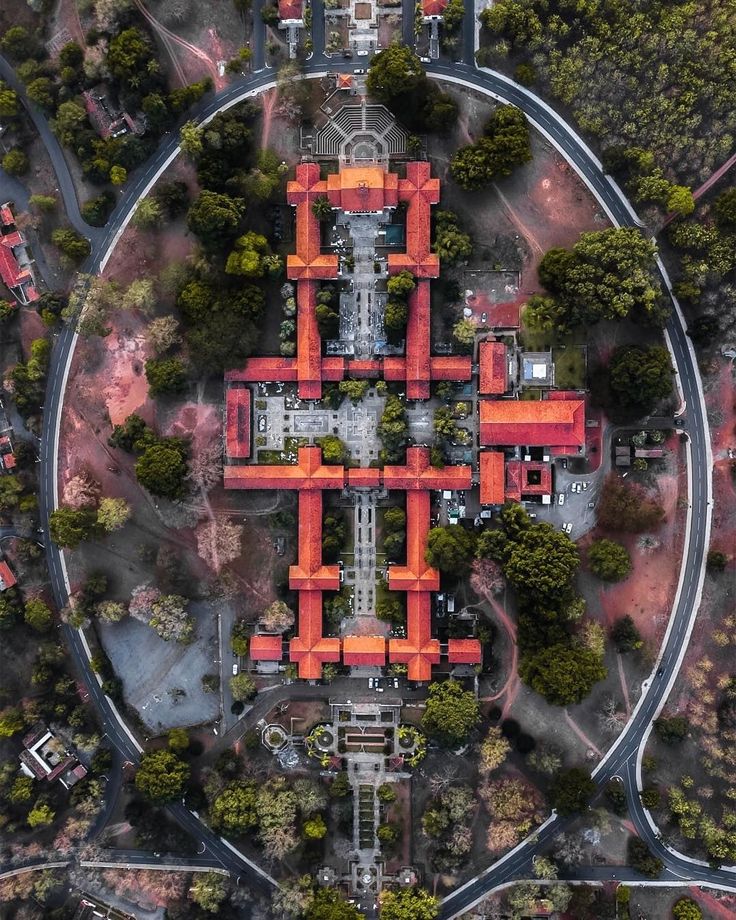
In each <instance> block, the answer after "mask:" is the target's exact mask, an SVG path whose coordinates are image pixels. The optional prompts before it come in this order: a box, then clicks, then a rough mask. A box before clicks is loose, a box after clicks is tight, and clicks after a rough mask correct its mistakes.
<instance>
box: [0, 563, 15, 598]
mask: <svg viewBox="0 0 736 920" xmlns="http://www.w3.org/2000/svg"><path fill="white" fill-rule="evenodd" d="M17 584H18V581H17V579H16V577H15V575H13V573H12V571H11V569H10V566H9V565H8V563H7V562H6V561H5V560H4V559H2V560H0V591H7V590H8V588H12V587H14V586H15V585H17Z"/></svg>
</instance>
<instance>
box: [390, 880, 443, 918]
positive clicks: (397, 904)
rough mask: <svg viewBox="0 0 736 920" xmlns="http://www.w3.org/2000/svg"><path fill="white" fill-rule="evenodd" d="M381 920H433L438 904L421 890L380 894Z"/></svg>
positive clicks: (431, 896) (435, 899)
mask: <svg viewBox="0 0 736 920" xmlns="http://www.w3.org/2000/svg"><path fill="white" fill-rule="evenodd" d="M380 899H381V920H435V918H436V917H437V916H438V915H439V912H440V902H439V900H438V899H437V898H435V897H434V896H433V895H431V894H430V893H429V892H428V891H425V890H424V889H423V888H401V889H399V890H397V891H389V890H387V889H384V891H382V892H381V896H380Z"/></svg>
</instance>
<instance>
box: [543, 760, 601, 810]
mask: <svg viewBox="0 0 736 920" xmlns="http://www.w3.org/2000/svg"><path fill="white" fill-rule="evenodd" d="M595 789H596V786H595V782H594V781H593V780H592V779H591V778H590V773H589V772H588V771H587V770H584V769H583V768H582V767H571V768H570V769H569V770H560V771H558V773H557V774H556V776H555V777H554V778H553V779H552V784H551V786H550V791H549V798H550V802H551V803H552V807H553V808H555V809H556V810H557V813H558V814H560V815H572V814H576V813H577V812H580V811H583V810H584V809H585V808H587V806H588V802H589V801H590V800H591V798H592V797H593V794H594V793H595Z"/></svg>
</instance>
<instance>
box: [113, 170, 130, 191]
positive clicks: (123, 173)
mask: <svg viewBox="0 0 736 920" xmlns="http://www.w3.org/2000/svg"><path fill="white" fill-rule="evenodd" d="M127 181H128V170H127V169H125V168H124V167H123V166H112V167H110V182H112V184H113V185H114V186H115V187H117V186H120V185H125V183H126V182H127Z"/></svg>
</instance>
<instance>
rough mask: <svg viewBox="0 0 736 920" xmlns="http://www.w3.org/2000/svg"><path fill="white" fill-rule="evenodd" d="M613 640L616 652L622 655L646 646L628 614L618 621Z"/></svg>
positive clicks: (614, 627) (612, 632) (614, 628)
mask: <svg viewBox="0 0 736 920" xmlns="http://www.w3.org/2000/svg"><path fill="white" fill-rule="evenodd" d="M611 639H612V641H613V642H614V644H615V646H616V651H617V652H619V653H621V654H624V653H626V652H630V651H633V650H635V649H639V648H641V647H642V645H643V644H644V643H643V642H642V638H641V635H640V634H639V630H638V629H637V628H636V624H635V623H634V621H633V620H632V619H631V617H630V616H629V615H628V614H626V616H623V617H621V618H620V619H619V620H616V622H615V623H614V625H613V629H612V630H611Z"/></svg>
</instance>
